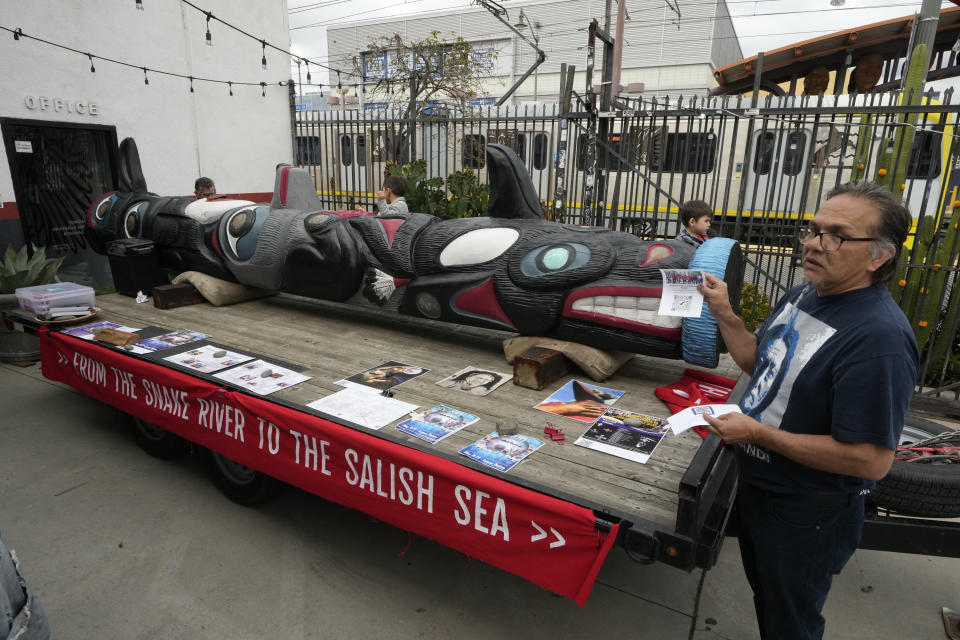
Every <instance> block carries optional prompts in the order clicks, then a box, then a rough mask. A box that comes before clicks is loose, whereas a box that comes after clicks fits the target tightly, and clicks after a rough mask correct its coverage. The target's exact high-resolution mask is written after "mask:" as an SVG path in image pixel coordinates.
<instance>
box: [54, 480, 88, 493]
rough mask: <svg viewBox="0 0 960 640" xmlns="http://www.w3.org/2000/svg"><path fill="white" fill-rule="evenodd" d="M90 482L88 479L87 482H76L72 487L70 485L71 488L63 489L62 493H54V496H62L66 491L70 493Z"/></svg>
mask: <svg viewBox="0 0 960 640" xmlns="http://www.w3.org/2000/svg"><path fill="white" fill-rule="evenodd" d="M89 483H90V481H89V480H87V481H86V482H81V483H80V484H75V485H73V486H72V487H70V488H69V489H64V490H63V491H61V492H60V493H55V494H53V496H54V497H58V496H62V495H63V494H65V493H70V492H71V491H73V490H74V489H79V488H80V487H82V486H83V485H85V484H89Z"/></svg>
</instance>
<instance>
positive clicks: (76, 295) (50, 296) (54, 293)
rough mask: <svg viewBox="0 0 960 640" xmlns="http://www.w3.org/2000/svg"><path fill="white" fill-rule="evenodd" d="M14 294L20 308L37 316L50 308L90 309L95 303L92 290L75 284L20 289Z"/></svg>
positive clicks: (56, 283) (64, 283)
mask: <svg viewBox="0 0 960 640" xmlns="http://www.w3.org/2000/svg"><path fill="white" fill-rule="evenodd" d="M16 293H17V302H19V303H20V308H21V309H24V310H26V311H33V312H34V313H35V314H37V315H38V316H39V315H43V314H45V313H46V312H47V311H49V310H50V307H92V306H94V304H95V303H96V295H95V294H94V292H93V289H92V288H91V287H87V286H84V285H82V284H77V283H75V282H54V283H51V284H38V285H37V286H35V287H21V288H20V289H17V292H16Z"/></svg>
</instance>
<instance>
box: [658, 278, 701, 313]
mask: <svg viewBox="0 0 960 640" xmlns="http://www.w3.org/2000/svg"><path fill="white" fill-rule="evenodd" d="M660 273H661V275H662V276H663V294H662V295H661V296H660V308H659V309H658V310H657V313H658V314H660V315H661V316H680V317H683V318H699V317H700V312H701V310H702V309H703V294H702V293H700V291H699V289H698V287H699V286H701V285H702V284H703V283H704V282H706V277H705V276H704V275H703V271H698V270H696V269H660Z"/></svg>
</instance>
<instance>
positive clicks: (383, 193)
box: [357, 176, 410, 217]
mask: <svg viewBox="0 0 960 640" xmlns="http://www.w3.org/2000/svg"><path fill="white" fill-rule="evenodd" d="M405 195H407V181H406V180H404V179H403V178H402V177H400V176H387V178H386V179H385V180H384V181H383V187H382V188H381V189H380V191H378V192H377V215H378V216H380V217H384V216H405V215H407V214H408V213H409V212H410V210H409V209H407V201H406V199H404V196H405ZM357 210H358V211H364V208H363V207H357Z"/></svg>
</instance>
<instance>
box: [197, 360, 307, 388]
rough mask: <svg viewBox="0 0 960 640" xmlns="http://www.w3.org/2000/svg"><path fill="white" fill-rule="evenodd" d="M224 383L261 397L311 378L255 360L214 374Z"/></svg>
mask: <svg viewBox="0 0 960 640" xmlns="http://www.w3.org/2000/svg"><path fill="white" fill-rule="evenodd" d="M214 377H215V378H220V379H221V380H223V381H224V382H229V383H231V384H235V385H237V386H238V387H243V388H244V389H246V390H247V391H253V392H254V393H257V394H259V395H261V396H265V395H267V394H270V393H273V392H274V391H279V390H280V389H285V388H287V387H290V386H293V385H295V384H299V383H301V382H303V381H304V380H309V379H310V376H305V375H303V374H302V373H297V372H296V371H292V370H290V369H286V368H284V367H281V366H279V365H275V364H272V363H270V362H267V361H265V360H254V361H253V362H248V363H246V364H241V365H239V366H237V367H234V368H233V369H227V370H226V371H221V372H220V373H215V374H214Z"/></svg>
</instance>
